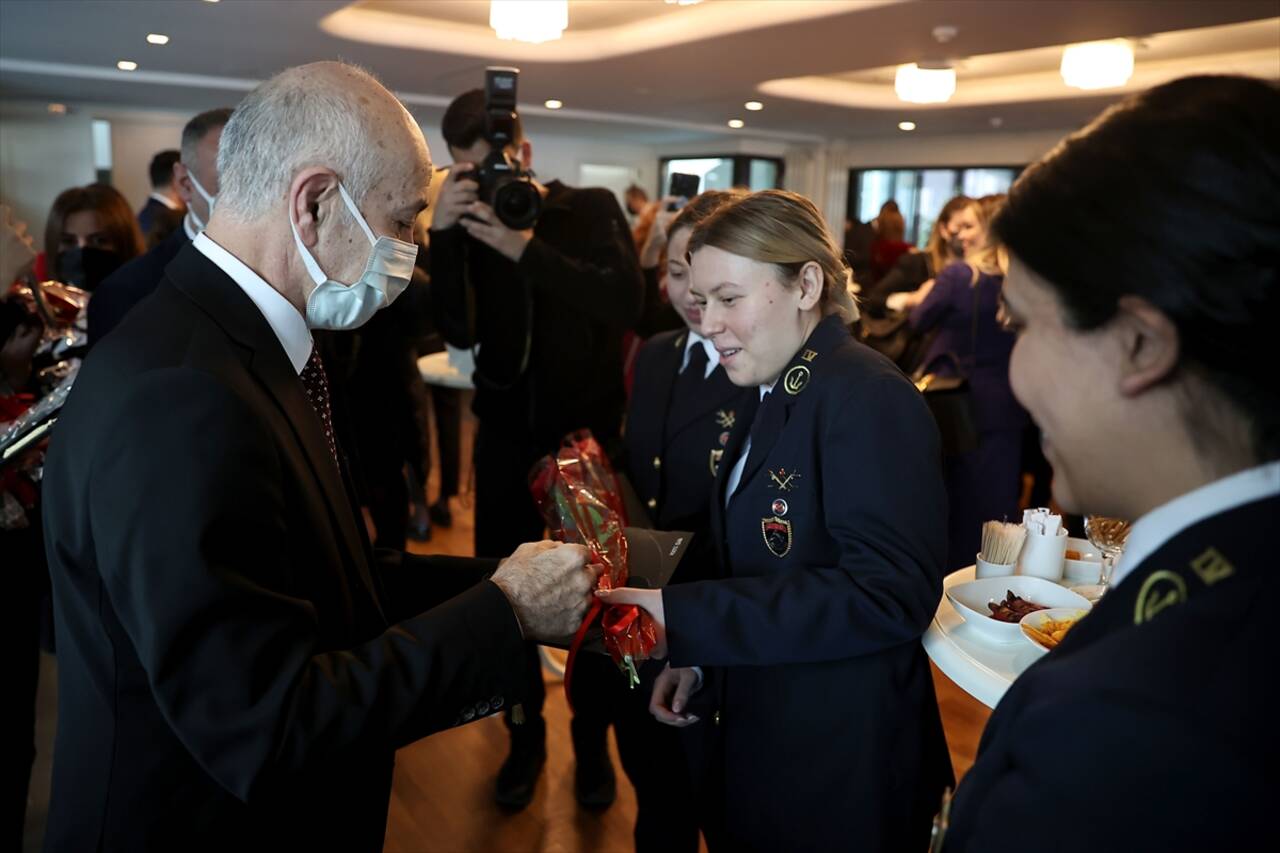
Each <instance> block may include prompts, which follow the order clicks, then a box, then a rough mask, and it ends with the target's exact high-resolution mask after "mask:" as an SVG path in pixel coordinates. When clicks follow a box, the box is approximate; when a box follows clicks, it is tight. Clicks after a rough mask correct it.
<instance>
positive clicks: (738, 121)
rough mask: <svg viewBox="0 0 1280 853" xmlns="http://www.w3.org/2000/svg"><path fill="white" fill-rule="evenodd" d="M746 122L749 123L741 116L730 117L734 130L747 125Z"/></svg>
mask: <svg viewBox="0 0 1280 853" xmlns="http://www.w3.org/2000/svg"><path fill="white" fill-rule="evenodd" d="M746 124H747V123H746V122H745V121H743V120H742V119H740V118H731V119H729V127H732V128H733V129H734V130H737V129H738V128H740V127H745V126H746Z"/></svg>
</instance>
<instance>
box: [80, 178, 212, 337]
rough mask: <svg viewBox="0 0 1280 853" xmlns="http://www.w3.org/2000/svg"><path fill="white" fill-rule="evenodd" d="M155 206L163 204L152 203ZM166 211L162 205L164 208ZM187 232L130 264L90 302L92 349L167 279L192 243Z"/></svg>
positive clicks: (174, 235)
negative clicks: (171, 264)
mask: <svg viewBox="0 0 1280 853" xmlns="http://www.w3.org/2000/svg"><path fill="white" fill-rule="evenodd" d="M152 202H153V203H154V204H157V205H159V204H160V202H158V201H155V200H154V199H153V200H152ZM161 206H162V207H163V205H161ZM190 242H191V241H190V240H188V239H187V232H186V229H184V228H182V227H179V228H178V229H177V230H175V231H174V232H173V233H172V234H170V235H169V236H168V237H166V238H165V239H164V240H163V241H161V242H160V243H159V244H157V245H156V246H153V247H152V248H151V249H149V250H148V251H147V252H146V254H144V255H140V256H139V257H136V258H134V259H133V260H131V261H129V262H128V263H127V264H125V265H124V266H122V267H120V269H118V270H116V271H115V272H113V273H112V274H111V275H109V276H107V277H106V278H105V279H104V280H103V281H102V283H101V284H99V285H98V286H97V287H96V288H94V291H93V298H91V299H90V300H89V329H88V334H89V346H93V345H94V344H96V343H97V342H98V341H100V340H102V339H103V337H104V336H105V335H106V334H107V332H110V331H111V330H112V329H114V328H115V327H116V326H118V325H120V321H121V320H123V319H124V315H125V314H128V313H129V312H130V311H132V310H133V306H135V305H137V304H138V303H139V302H141V301H142V300H143V299H145V298H146V297H148V296H150V295H151V293H152V292H153V291H154V290H155V289H156V286H157V285H159V284H160V279H162V278H164V268H165V267H167V266H169V262H170V261H172V260H173V259H174V258H176V257H177V256H178V252H180V251H181V250H182V247H183V246H185V245H187V244H188V243H190Z"/></svg>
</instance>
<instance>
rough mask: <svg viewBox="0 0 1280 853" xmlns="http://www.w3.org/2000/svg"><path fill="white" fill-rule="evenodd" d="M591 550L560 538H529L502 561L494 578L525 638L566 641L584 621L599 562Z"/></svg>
mask: <svg viewBox="0 0 1280 853" xmlns="http://www.w3.org/2000/svg"><path fill="white" fill-rule="evenodd" d="M587 553H588V552H587V549H586V548H584V547H582V546H581V545H564V544H560V543H557V542H526V543H525V544H523V545H521V546H520V547H519V548H517V549H516V550H515V553H514V554H512V555H511V556H510V557H508V558H507V559H505V560H503V561H502V562H501V563H500V564H499V565H498V570H497V571H496V572H494V573H493V582H494V583H495V584H497V585H498V588H499V589H501V590H502V591H503V592H504V593H505V594H506V596H507V600H508V601H510V602H511V607H512V609H514V610H515V612H516V618H517V619H519V620H520V627H521V628H522V629H524V637H525V639H526V640H534V641H536V642H555V641H561V642H563V641H565V640H567V639H568V638H569V637H572V636H573V634H574V632H575V631H577V630H578V626H579V625H580V624H582V618H583V617H584V616H585V615H586V613H587V608H588V607H589V606H590V604H591V590H592V589H594V588H595V585H596V576H597V575H598V574H599V572H600V567H599V566H588V565H587Z"/></svg>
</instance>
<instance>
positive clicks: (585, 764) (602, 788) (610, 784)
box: [573, 751, 618, 809]
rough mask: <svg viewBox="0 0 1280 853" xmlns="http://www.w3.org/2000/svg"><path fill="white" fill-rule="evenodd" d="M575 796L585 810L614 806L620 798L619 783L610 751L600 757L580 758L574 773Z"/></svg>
mask: <svg viewBox="0 0 1280 853" xmlns="http://www.w3.org/2000/svg"><path fill="white" fill-rule="evenodd" d="M573 795H574V796H575V797H577V798H578V805H580V806H582V807H583V808H588V809H607V808H609V806H611V805H613V801H614V799H615V798H616V797H617V796H618V783H617V779H616V778H615V777H614V773H613V762H612V761H610V760H609V753H608V751H605V752H604V753H602V754H601V755H599V756H590V757H587V758H584V757H583V756H582V755H579V756H578V762H577V767H575V768H574V771H573Z"/></svg>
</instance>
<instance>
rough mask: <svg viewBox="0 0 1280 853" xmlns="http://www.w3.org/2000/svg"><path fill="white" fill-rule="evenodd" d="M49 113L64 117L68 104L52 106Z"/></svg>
mask: <svg viewBox="0 0 1280 853" xmlns="http://www.w3.org/2000/svg"><path fill="white" fill-rule="evenodd" d="M49 112H51V113H53V114H54V115H56V116H64V115H66V114H67V105H66V104H50V105H49Z"/></svg>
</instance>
